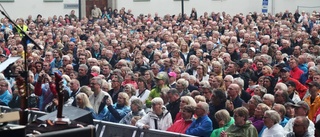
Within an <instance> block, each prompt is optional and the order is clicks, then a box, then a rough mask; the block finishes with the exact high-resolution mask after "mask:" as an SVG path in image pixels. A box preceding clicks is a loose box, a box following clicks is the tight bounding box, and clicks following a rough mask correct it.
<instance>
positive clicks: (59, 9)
mask: <svg viewBox="0 0 320 137" xmlns="http://www.w3.org/2000/svg"><path fill="white" fill-rule="evenodd" d="M0 3H1V4H2V6H3V7H4V9H5V10H6V11H7V13H8V14H9V16H10V17H11V18H12V19H16V18H18V17H22V18H27V17H28V15H32V17H33V18H36V16H37V15H38V14H41V15H42V16H43V17H48V16H51V17H52V16H53V15H63V16H64V15H65V14H70V12H71V10H75V11H76V15H78V14H79V12H78V11H79V10H78V8H68V9H65V8H64V4H78V0H63V2H43V0H14V2H0ZM3 17H4V16H3V15H2V14H1V15H0V18H3Z"/></svg>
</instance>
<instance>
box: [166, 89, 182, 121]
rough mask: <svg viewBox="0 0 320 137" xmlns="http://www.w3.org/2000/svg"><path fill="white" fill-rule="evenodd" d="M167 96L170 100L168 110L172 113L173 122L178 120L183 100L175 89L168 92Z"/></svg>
mask: <svg viewBox="0 0 320 137" xmlns="http://www.w3.org/2000/svg"><path fill="white" fill-rule="evenodd" d="M167 96H168V99H169V104H168V105H166V108H167V110H168V111H169V112H170V114H171V116H172V120H174V119H175V118H176V115H177V114H178V112H179V107H180V101H181V100H180V95H179V91H178V90H177V89H175V88H171V89H170V90H169V91H168V92H167Z"/></svg>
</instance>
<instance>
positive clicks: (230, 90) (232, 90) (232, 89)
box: [227, 84, 238, 99]
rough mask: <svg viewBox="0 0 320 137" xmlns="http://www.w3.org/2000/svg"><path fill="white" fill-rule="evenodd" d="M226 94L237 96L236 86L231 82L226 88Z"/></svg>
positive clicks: (231, 96) (233, 97) (232, 96)
mask: <svg viewBox="0 0 320 137" xmlns="http://www.w3.org/2000/svg"><path fill="white" fill-rule="evenodd" d="M227 94H228V96H229V97H230V98H232V99H235V98H236V97H237V96H238V92H237V88H236V86H234V85H232V84H231V85H230V86H229V87H228V89H227Z"/></svg>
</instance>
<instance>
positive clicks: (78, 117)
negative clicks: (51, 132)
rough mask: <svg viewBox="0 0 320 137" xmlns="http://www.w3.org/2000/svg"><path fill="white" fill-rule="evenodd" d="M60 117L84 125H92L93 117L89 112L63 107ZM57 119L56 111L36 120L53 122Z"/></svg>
mask: <svg viewBox="0 0 320 137" xmlns="http://www.w3.org/2000/svg"><path fill="white" fill-rule="evenodd" d="M62 115H63V116H64V117H66V118H69V119H70V120H71V121H77V122H82V123H86V124H93V117H92V114H91V112H90V111H87V110H84V109H80V108H77V107H73V106H67V107H65V106H64V107H63V110H62ZM56 117H57V110H56V111H53V112H51V113H49V114H47V115H44V116H42V117H39V118H38V119H37V120H40V121H42V122H44V121H46V120H52V121H54V120H55V119H56Z"/></svg>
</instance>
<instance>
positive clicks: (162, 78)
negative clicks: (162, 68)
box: [155, 72, 166, 80]
mask: <svg viewBox="0 0 320 137" xmlns="http://www.w3.org/2000/svg"><path fill="white" fill-rule="evenodd" d="M155 79H157V80H165V79H166V73H164V72H162V73H161V72H160V73H158V74H157V76H156V77H155Z"/></svg>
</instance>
